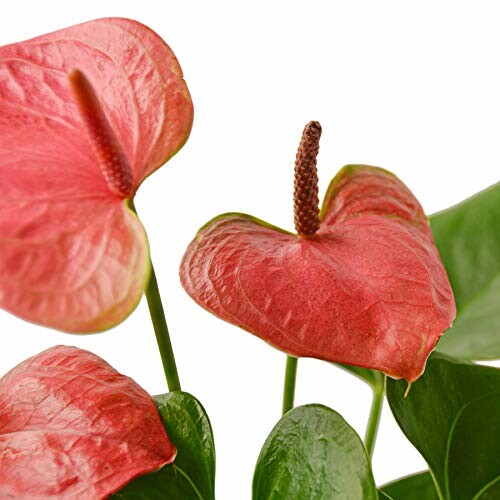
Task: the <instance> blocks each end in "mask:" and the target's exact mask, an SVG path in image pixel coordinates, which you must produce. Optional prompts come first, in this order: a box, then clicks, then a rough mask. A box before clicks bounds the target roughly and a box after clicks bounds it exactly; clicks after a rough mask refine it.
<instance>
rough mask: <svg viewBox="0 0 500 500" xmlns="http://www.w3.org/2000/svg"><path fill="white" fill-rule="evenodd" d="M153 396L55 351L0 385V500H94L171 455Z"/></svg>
mask: <svg viewBox="0 0 500 500" xmlns="http://www.w3.org/2000/svg"><path fill="white" fill-rule="evenodd" d="M175 454H176V451H175V448H174V446H173V445H172V443H171V442H170V440H169V439H168V436H167V434H166V432H165V429H164V427H163V425H162V422H161V419H160V416H159V414H158V411H157V409H156V406H155V404H154V401H153V399H152V398H151V397H150V396H149V395H148V394H147V393H146V392H145V391H144V390H143V389H141V387H139V386H138V385H137V384H136V383H135V382H134V381H133V380H132V379H130V378H128V377H125V376H123V375H120V374H119V373H118V372H117V371H116V370H115V369H113V368H112V367H111V366H110V365H108V364H107V363H106V362H105V361H103V360H102V359H101V358H99V357H98V356H96V355H95V354H92V353H90V352H88V351H84V350H81V349H77V348H75V347H66V346H57V347H53V348H51V349H48V350H47V351H44V352H42V353H40V354H38V355H37V356H34V357H33V358H30V359H27V360H26V361H24V362H23V363H21V364H20V365H18V366H17V367H16V368H14V369H13V370H11V371H10V372H9V373H7V374H6V375H5V376H4V377H3V378H2V379H1V380H0V497H1V498H24V499H44V498H68V499H69V498H71V499H98V498H105V497H107V496H108V495H109V494H111V493H113V492H115V491H116V490H118V489H119V488H121V487H122V486H124V485H125V484H127V483H128V482H129V481H131V480H132V479H133V478H135V477H137V476H139V475H142V474H146V473H148V472H152V471H154V470H157V469H159V468H160V467H162V466H163V465H165V464H167V463H171V462H172V461H173V460H174V458H175Z"/></svg>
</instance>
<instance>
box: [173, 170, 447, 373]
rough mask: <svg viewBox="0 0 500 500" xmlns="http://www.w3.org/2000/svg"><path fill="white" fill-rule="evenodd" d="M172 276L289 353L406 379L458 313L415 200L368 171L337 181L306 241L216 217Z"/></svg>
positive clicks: (244, 219) (240, 218)
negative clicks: (317, 223) (176, 275)
mask: <svg viewBox="0 0 500 500" xmlns="http://www.w3.org/2000/svg"><path fill="white" fill-rule="evenodd" d="M180 275H181V281H182V284H183V286H184V288H185V289H186V291H187V292H188V293H189V294H190V295H191V297H193V298H194V299H195V300H196V301H197V302H198V303H199V304H200V305H202V306H203V307H205V308H206V309H208V310H209V311H211V312H213V313H215V314H216V315H217V316H219V317H221V318H222V319H224V320H226V321H229V322H231V323H234V324H236V325H238V326H240V327H242V328H245V329H246V330H248V331H250V332H252V333H254V334H256V335H258V336H259V337H261V338H262V339H264V340H266V341H267V342H269V343H271V344H272V345H274V346H276V347H277V348H279V349H281V350H283V351H285V352H287V353H288V354H291V355H293V356H307V357H314V358H320V359H325V360H328V361H333V362H337V363H344V364H349V365H356V366H361V367H365V368H372V369H377V370H380V371H382V372H384V373H386V374H387V375H390V376H391V377H394V378H405V379H407V380H410V381H412V380H415V379H417V378H418V377H419V376H420V375H421V373H422V372H423V370H424V367H425V362H426V359H427V357H428V355H429V353H430V352H431V350H432V349H433V348H434V346H435V344H436V342H437V340H438V338H439V337H440V336H441V334H442V333H443V332H444V330H446V329H447V328H448V327H449V326H450V324H451V322H452V320H453V317H454V316H455V304H454V300H453V295H452V291H451V288H450V284H449V282H448V279H447V277H446V272H445V270H444V269H443V266H442V264H441V261H440V258H439V255H438V252H437V250H436V248H435V246H434V242H433V239H432V234H431V231H430V228H429V225H428V222H427V219H426V217H425V215H424V213H423V211H422V208H421V206H420V204H419V203H418V201H417V200H416V199H415V197H414V196H413V195H412V194H411V192H410V191H409V190H408V189H407V188H406V187H405V186H404V185H403V184H402V183H401V181H399V180H398V179H397V178H396V177H395V176H393V175H392V174H390V173H388V172H386V171H385V170H382V169H379V168H375V167H369V166H362V165H358V166H347V167H344V169H342V170H341V172H340V173H339V174H338V175H337V176H336V177H335V179H334V180H333V181H332V183H331V184H330V187H329V189H328V192H327V194H326V198H325V201H324V204H323V209H322V213H321V225H320V229H319V231H318V232H317V233H316V235H314V237H311V238H308V239H305V238H300V237H297V236H295V235H293V234H290V233H287V232H285V231H282V230H280V229H278V228H275V227H272V226H269V225H268V224H266V223H264V222H262V221H259V220H256V219H254V218H252V217H250V216H248V215H244V214H226V215H222V216H219V217H217V218H215V219H213V220H212V221H211V222H209V223H208V224H207V225H206V226H204V227H203V228H202V229H201V230H200V231H199V233H198V235H197V236H196V238H195V239H194V240H193V242H192V243H191V244H190V246H189V247H188V249H187V251H186V254H185V255H184V259H183V262H182V264H181V270H180Z"/></svg>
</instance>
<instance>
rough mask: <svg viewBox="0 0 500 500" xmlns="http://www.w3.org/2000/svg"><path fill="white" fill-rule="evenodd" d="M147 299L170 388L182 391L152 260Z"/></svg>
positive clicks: (170, 389)
mask: <svg viewBox="0 0 500 500" xmlns="http://www.w3.org/2000/svg"><path fill="white" fill-rule="evenodd" d="M146 299H147V301H148V306H149V314H150V315H151V322H152V323H153V328H154V330H155V335H156V342H157V343H158V350H159V351H160V356H161V362H162V364H163V371H164V372H165V377H166V379H167V384H168V390H169V391H180V390H181V383H180V381H179V374H178V373H177V365H176V364H175V357H174V351H173V349H172V342H171V341H170V334H169V333H168V326H167V320H166V319H165V311H164V309H163V304H162V302H161V297H160V291H159V290H158V282H157V281H156V274H155V270H154V267H153V263H152V262H151V277H150V279H149V284H148V287H147V288H146Z"/></svg>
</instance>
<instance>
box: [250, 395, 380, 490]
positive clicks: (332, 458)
mask: <svg viewBox="0 0 500 500" xmlns="http://www.w3.org/2000/svg"><path fill="white" fill-rule="evenodd" d="M306 498H311V499H312V498H344V499H353V500H358V499H363V500H370V499H374V500H375V499H377V498H378V495H377V489H376V487H375V483H374V480H373V474H372V471H371V467H370V462H369V459H368V455H367V453H366V450H365V447H364V445H363V443H362V442H361V440H360V439H359V437H358V435H357V434H356V432H355V431H354V430H353V429H352V427H350V426H349V424H347V422H346V421H345V420H344V419H343V418H342V417H341V416H340V415H339V414H338V413H337V412H335V411H333V410H332V409H330V408H327V407H326V406H322V405H318V404H312V405H305V406H299V407H297V408H294V409H293V410H291V411H290V412H288V413H287V414H286V415H285V416H284V417H283V418H282V419H281V420H280V421H279V422H278V424H277V425H276V426H275V427H274V429H273V430H272V431H271V434H270V435H269V437H268V438H267V440H266V442H265V444H264V447H263V448H262V451H261V453H260V455H259V459H258V461H257V466H256V468H255V474H254V478H253V499H254V500H278V499H286V500H303V499H306Z"/></svg>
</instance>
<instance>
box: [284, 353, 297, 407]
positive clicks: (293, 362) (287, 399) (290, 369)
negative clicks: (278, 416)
mask: <svg viewBox="0 0 500 500" xmlns="http://www.w3.org/2000/svg"><path fill="white" fill-rule="evenodd" d="M298 361H299V360H298V359H297V358H295V357H293V356H287V357H286V368H285V384H284V388H283V412H282V413H283V415H284V414H285V413H287V412H288V411H290V410H291V409H292V408H293V402H294V400H295V382H296V380H297V363H298Z"/></svg>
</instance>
